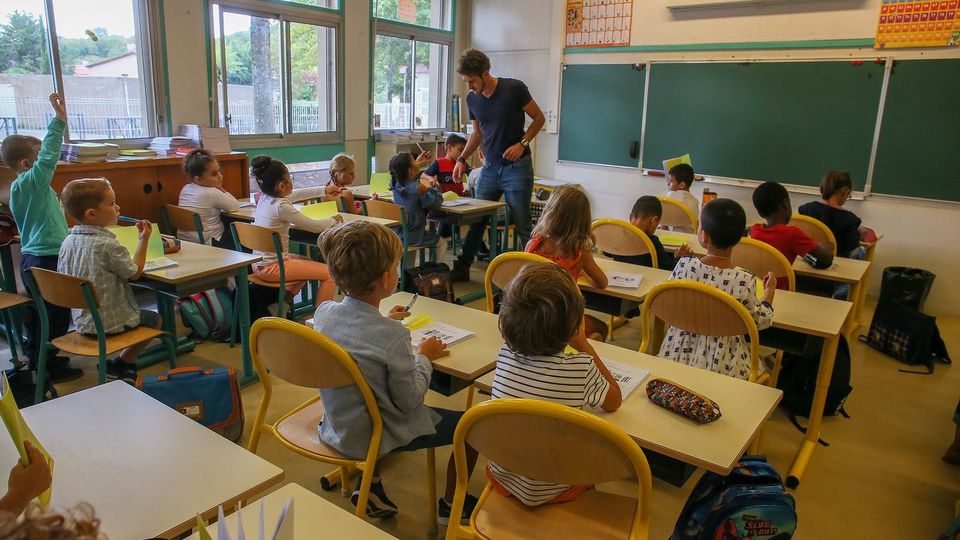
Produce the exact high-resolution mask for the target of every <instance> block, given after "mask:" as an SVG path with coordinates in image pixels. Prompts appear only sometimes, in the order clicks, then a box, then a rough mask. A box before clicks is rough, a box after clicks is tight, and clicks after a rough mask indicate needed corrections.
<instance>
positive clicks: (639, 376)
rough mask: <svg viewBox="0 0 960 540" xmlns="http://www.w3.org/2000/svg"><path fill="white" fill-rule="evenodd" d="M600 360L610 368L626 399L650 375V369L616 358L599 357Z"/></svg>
mask: <svg viewBox="0 0 960 540" xmlns="http://www.w3.org/2000/svg"><path fill="white" fill-rule="evenodd" d="M601 360H602V361H603V365H605V366H607V369H609V370H610V375H613V379H614V380H615V381H617V384H618V385H620V394H621V395H622V396H623V399H627V398H628V397H629V396H630V394H632V393H633V392H634V391H636V389H637V388H638V387H639V386H640V383H642V382H643V381H644V380H645V379H646V378H647V377H649V376H650V371H649V370H646V369H643V368H641V367H637V366H631V365H629V364H624V363H622V362H617V361H616V360H607V359H606V358H601Z"/></svg>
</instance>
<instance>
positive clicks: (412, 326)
mask: <svg viewBox="0 0 960 540" xmlns="http://www.w3.org/2000/svg"><path fill="white" fill-rule="evenodd" d="M432 323H433V316H431V315H428V314H426V313H423V314H420V315H414V316H413V317H410V319H408V320H407V324H406V325H405V326H406V327H407V329H408V330H418V329H420V328H423V327H424V326H426V325H428V324H432Z"/></svg>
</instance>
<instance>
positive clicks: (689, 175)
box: [667, 163, 700, 230]
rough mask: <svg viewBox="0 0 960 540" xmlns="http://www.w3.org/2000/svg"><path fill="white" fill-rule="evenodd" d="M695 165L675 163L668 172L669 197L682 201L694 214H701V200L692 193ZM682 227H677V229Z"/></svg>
mask: <svg viewBox="0 0 960 540" xmlns="http://www.w3.org/2000/svg"><path fill="white" fill-rule="evenodd" d="M693 178H694V174H693V167H691V166H690V165H687V164H686V163H680V164H679V165H674V166H673V167H671V168H670V170H669V171H668V172H667V189H669V191H667V197H670V198H671V199H674V200H676V201H677V202H681V203H683V204H685V205H687V207H688V208H689V209H690V211H691V212H693V215H694V216H698V215H700V201H698V200H697V198H696V197H694V196H693V195H692V194H691V193H690V186H692V185H693ZM679 229H682V227H679V228H677V230H679Z"/></svg>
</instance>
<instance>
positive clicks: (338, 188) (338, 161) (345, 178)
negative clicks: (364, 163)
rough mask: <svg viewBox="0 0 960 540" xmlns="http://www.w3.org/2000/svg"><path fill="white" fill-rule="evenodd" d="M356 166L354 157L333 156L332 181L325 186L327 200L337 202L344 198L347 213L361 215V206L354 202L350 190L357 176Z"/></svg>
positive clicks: (331, 161) (345, 155)
mask: <svg viewBox="0 0 960 540" xmlns="http://www.w3.org/2000/svg"><path fill="white" fill-rule="evenodd" d="M356 165H357V164H356V163H355V162H354V161H353V157H352V156H349V155H347V154H344V153H343V152H341V153H339V154H337V155H335V156H333V159H331V160H330V181H329V182H327V185H326V186H324V196H325V198H327V199H329V200H336V199H339V198H341V197H342V198H343V200H344V201H345V202H346V211H347V212H350V213H351V214H359V213H360V205H359V204H357V203H356V202H354V200H353V193H351V192H350V189H349V187H350V186H351V185H352V184H353V180H354V178H355V176H356Z"/></svg>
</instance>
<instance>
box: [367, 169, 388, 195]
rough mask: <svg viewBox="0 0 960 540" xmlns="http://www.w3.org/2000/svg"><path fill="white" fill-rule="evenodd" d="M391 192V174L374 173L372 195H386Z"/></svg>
mask: <svg viewBox="0 0 960 540" xmlns="http://www.w3.org/2000/svg"><path fill="white" fill-rule="evenodd" d="M387 191H390V173H373V174H371V175H370V193H384V192H387Z"/></svg>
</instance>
